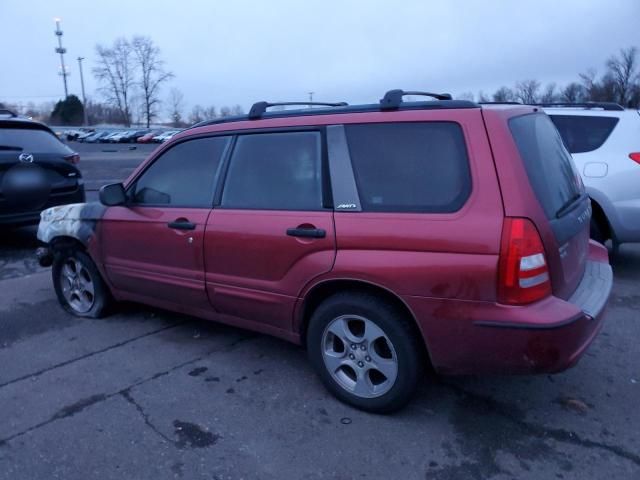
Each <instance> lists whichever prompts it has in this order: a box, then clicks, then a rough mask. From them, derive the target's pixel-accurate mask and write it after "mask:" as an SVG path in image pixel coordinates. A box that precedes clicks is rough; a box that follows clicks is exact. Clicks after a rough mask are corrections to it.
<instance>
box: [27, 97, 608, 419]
mask: <svg viewBox="0 0 640 480" xmlns="http://www.w3.org/2000/svg"><path fill="white" fill-rule="evenodd" d="M406 95H411V96H413V97H417V96H430V97H434V98H435V100H432V101H425V102H404V101H403V97H404V96H406ZM450 98H451V97H450V96H448V95H446V94H441V95H436V94H428V93H421V92H403V91H402V90H392V91H389V92H387V93H386V94H385V96H384V98H383V99H382V100H381V101H380V103H379V104H372V105H356V106H347V105H346V104H344V103H336V104H326V108H316V109H310V108H305V109H303V110H297V111H279V112H273V111H272V112H269V111H267V108H268V107H271V106H276V105H280V104H270V103H266V102H258V103H256V104H254V105H253V107H252V108H251V111H250V112H249V114H248V115H246V116H241V117H235V118H230V119H224V120H217V121H211V122H204V123H201V124H198V125H196V126H194V127H193V128H190V129H188V130H186V131H183V132H182V133H180V134H179V135H176V136H175V137H174V138H172V139H171V141H169V142H167V143H165V144H164V145H162V146H161V147H160V148H158V149H157V150H156V151H155V152H154V153H153V154H152V155H151V156H150V158H148V159H147V160H146V161H145V162H144V163H143V164H142V165H141V167H140V168H139V169H137V170H136V171H135V172H134V173H133V174H132V176H131V177H130V178H129V179H127V180H126V181H125V182H124V184H112V185H108V186H105V187H103V188H102V190H101V192H100V200H101V203H91V204H86V205H77V206H70V207H61V208H53V209H49V210H47V211H45V212H43V214H42V220H41V222H40V225H39V229H38V238H39V239H40V241H41V242H42V244H43V247H42V248H41V249H39V251H38V256H39V258H40V261H41V263H42V264H43V265H49V264H51V263H52V264H53V268H52V278H53V285H54V287H55V291H56V293H57V296H58V299H59V301H60V303H61V305H62V306H63V307H64V308H65V309H66V310H67V311H69V312H71V313H73V314H75V315H78V316H83V317H99V316H101V315H103V314H104V313H105V312H106V311H107V307H108V304H109V302H110V301H111V300H112V299H115V300H129V301H136V302H142V303H146V304H149V305H154V306H157V307H161V308H166V309H169V310H174V311H178V312H181V313H186V314H190V315H195V316H198V317H202V318H206V319H211V320H216V321H220V322H223V323H229V324H232V325H236V326H240V327H243V328H248V329H252V330H256V331H258V332H263V333H268V334H271V335H275V336H278V337H281V338H284V339H286V340H289V341H292V342H295V343H297V344H301V345H304V346H305V347H306V349H307V351H308V354H309V358H310V361H311V363H312V364H313V365H314V367H315V368H316V369H317V371H318V374H319V376H320V378H321V379H322V380H323V382H324V384H325V385H326V386H327V388H328V389H329V390H330V391H331V392H333V394H335V395H336V396H337V397H338V398H339V399H341V400H343V401H345V402H348V403H350V404H351V405H354V406H356V407H358V408H362V409H365V410H369V411H375V412H388V411H392V410H395V409H398V408H400V407H402V406H403V405H404V404H405V403H406V402H407V401H408V400H409V399H410V398H411V394H412V392H413V390H414V388H415V387H416V385H417V383H418V382H419V381H420V379H421V375H420V373H421V371H422V370H423V367H424V366H425V365H426V364H427V363H430V364H431V365H432V366H433V368H434V369H435V370H436V371H437V372H440V373H444V374H467V373H540V372H558V371H561V370H564V369H566V368H568V367H570V366H572V365H574V364H575V363H576V362H577V361H578V359H579V358H580V357H581V355H582V354H583V353H584V352H585V350H586V348H587V347H588V345H589V344H590V343H591V341H592V340H593V339H594V337H595V336H596V335H597V333H598V331H599V330H600V328H601V326H602V320H603V311H604V307H605V305H606V303H607V300H608V298H609V294H610V291H611V286H612V273H611V268H610V266H609V263H608V257H607V250H606V249H605V248H604V247H603V246H602V245H600V244H598V243H596V242H594V241H592V240H590V239H589V220H590V212H591V207H590V202H589V197H588V196H587V195H586V193H585V191H584V187H583V184H582V182H581V181H580V177H579V175H578V173H577V171H576V170H575V167H574V165H573V163H572V160H571V156H570V154H569V153H568V152H567V150H566V149H565V147H564V146H563V143H562V140H561V138H560V136H559V134H558V132H557V130H556V128H555V127H554V125H553V123H552V122H551V120H550V119H549V117H548V116H547V115H546V114H545V113H544V112H543V111H541V109H539V108H537V107H532V106H523V105H519V106H502V107H496V106H493V107H481V106H479V105H477V104H475V103H473V102H468V101H455V100H451V99H450ZM310 105H311V104H310ZM312 105H313V106H317V104H312Z"/></svg>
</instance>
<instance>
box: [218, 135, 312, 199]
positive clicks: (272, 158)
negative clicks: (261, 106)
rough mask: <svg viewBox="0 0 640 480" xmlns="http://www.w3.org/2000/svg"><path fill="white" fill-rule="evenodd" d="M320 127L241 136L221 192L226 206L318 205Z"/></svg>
mask: <svg viewBox="0 0 640 480" xmlns="http://www.w3.org/2000/svg"><path fill="white" fill-rule="evenodd" d="M321 145H322V143H321V137H320V132H315V131H314V132H284V133H262V134H253V135H241V136H239V137H238V139H237V141H236V146H235V148H234V151H233V154H232V156H231V163H230V165H229V172H228V174H227V179H226V182H225V186H224V190H223V193H222V206H223V207H225V208H239V209H260V210H320V209H322V176H321V171H322V169H321V164H322V163H321V158H322V156H321Z"/></svg>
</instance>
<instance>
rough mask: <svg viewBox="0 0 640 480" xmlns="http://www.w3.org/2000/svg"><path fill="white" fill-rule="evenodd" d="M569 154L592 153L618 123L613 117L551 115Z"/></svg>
mask: <svg viewBox="0 0 640 480" xmlns="http://www.w3.org/2000/svg"><path fill="white" fill-rule="evenodd" d="M551 120H552V121H553V123H554V124H555V126H556V128H557V129H558V131H559V132H560V136H561V137H562V141H563V142H564V144H565V146H566V147H567V150H569V152H570V153H584V152H592V151H593V150H596V149H598V148H600V147H601V146H602V144H603V143H604V142H605V140H606V139H607V138H608V137H609V135H611V132H612V131H613V129H614V128H615V126H616V124H617V123H618V119H617V118H615V117H588V116H581V115H551Z"/></svg>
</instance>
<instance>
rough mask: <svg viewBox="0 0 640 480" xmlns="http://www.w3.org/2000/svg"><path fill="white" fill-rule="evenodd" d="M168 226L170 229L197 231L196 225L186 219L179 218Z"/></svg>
mask: <svg viewBox="0 0 640 480" xmlns="http://www.w3.org/2000/svg"><path fill="white" fill-rule="evenodd" d="M167 226H168V227H169V228H173V229H175V230H195V229H196V224H195V223H191V222H190V221H189V220H187V219H186V218H178V219H177V220H174V221H173V222H169V223H168V224H167Z"/></svg>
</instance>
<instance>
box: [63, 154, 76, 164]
mask: <svg viewBox="0 0 640 480" xmlns="http://www.w3.org/2000/svg"><path fill="white" fill-rule="evenodd" d="M64 159H65V160H66V161H67V162H69V163H70V164H72V165H77V164H78V163H80V155H78V154H77V153H72V154H71V155H67V156H66V157H64Z"/></svg>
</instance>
